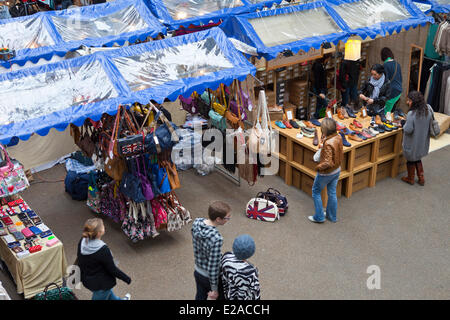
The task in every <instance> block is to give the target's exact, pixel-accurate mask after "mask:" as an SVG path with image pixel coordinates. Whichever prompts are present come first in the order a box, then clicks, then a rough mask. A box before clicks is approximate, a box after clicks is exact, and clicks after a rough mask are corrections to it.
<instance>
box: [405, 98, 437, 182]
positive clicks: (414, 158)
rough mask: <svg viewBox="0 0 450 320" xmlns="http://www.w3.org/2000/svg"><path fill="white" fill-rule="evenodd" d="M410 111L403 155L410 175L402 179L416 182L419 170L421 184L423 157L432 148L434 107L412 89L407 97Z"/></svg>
mask: <svg viewBox="0 0 450 320" xmlns="http://www.w3.org/2000/svg"><path fill="white" fill-rule="evenodd" d="M406 104H407V105H408V106H409V112H408V114H407V115H406V121H405V120H403V121H402V122H403V142H402V147H403V156H404V157H405V159H406V161H407V162H406V167H407V170H408V175H407V176H406V177H403V178H402V180H403V181H405V182H406V183H409V184H414V174H415V171H416V170H417V177H418V178H419V184H420V185H421V186H423V185H425V178H424V175H423V166H422V160H421V159H422V158H423V157H425V156H426V155H427V154H428V151H429V149H430V122H431V117H432V112H433V111H432V109H431V107H430V106H429V105H427V104H426V103H425V100H424V97H423V95H422V93H420V92H418V91H411V92H409V94H408V98H407V99H406Z"/></svg>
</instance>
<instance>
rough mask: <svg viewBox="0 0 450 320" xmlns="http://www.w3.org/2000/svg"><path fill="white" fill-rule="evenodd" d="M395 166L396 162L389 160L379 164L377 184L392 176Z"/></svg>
mask: <svg viewBox="0 0 450 320" xmlns="http://www.w3.org/2000/svg"><path fill="white" fill-rule="evenodd" d="M393 164H394V160H389V161H386V162H382V163H380V164H378V166H377V174H376V182H378V181H380V180H382V179H384V178H387V177H390V176H391V171H392V165H393Z"/></svg>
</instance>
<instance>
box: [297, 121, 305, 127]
mask: <svg viewBox="0 0 450 320" xmlns="http://www.w3.org/2000/svg"><path fill="white" fill-rule="evenodd" d="M297 124H298V126H299V127H300V128H306V124H305V123H304V122H303V121H301V120H297Z"/></svg>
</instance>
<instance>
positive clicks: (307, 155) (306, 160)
mask: <svg viewBox="0 0 450 320" xmlns="http://www.w3.org/2000/svg"><path fill="white" fill-rule="evenodd" d="M314 154H315V152H314V151H312V150H309V149H306V148H305V149H304V150H303V165H304V166H305V167H306V168H308V169H311V170H316V167H317V162H314V159H313V157H314Z"/></svg>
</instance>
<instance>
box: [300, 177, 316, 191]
mask: <svg viewBox="0 0 450 320" xmlns="http://www.w3.org/2000/svg"><path fill="white" fill-rule="evenodd" d="M313 184H314V179H313V178H311V177H310V176H309V175H307V174H306V173H302V176H301V186H302V188H301V189H302V191H303V192H305V193H307V194H309V196H312V187H313Z"/></svg>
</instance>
